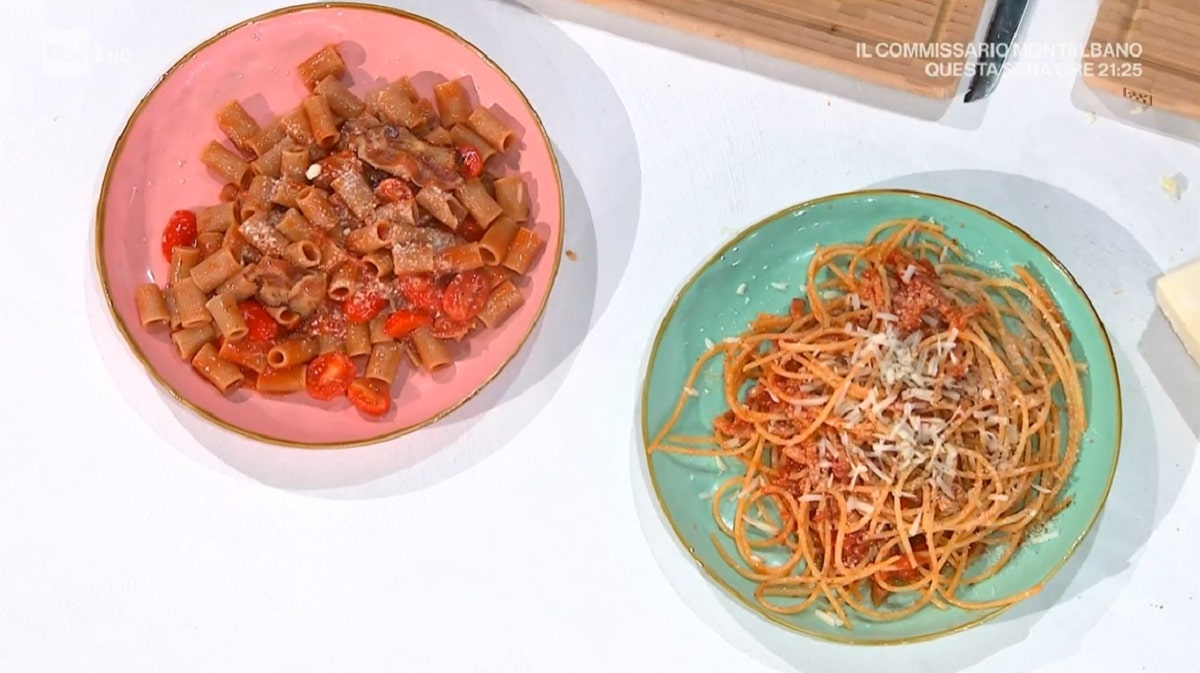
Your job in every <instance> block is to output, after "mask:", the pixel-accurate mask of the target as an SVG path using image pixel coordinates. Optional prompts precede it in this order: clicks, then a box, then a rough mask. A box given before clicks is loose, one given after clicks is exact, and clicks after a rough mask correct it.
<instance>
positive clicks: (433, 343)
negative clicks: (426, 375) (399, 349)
mask: <svg viewBox="0 0 1200 673" xmlns="http://www.w3.org/2000/svg"><path fill="white" fill-rule="evenodd" d="M409 338H410V339H412V345H413V349H414V350H416V352H417V357H418V358H419V359H420V360H421V366H422V367H424V368H425V370H426V371H430V372H433V371H437V370H439V369H442V368H443V367H448V366H450V364H451V363H452V362H454V360H453V359H452V358H451V357H450V351H449V350H447V349H446V344H445V342H443V341H442V340H441V339H439V338H437V337H435V336H433V334H432V333H431V332H430V331H429V328H428V327H425V326H422V327H418V328H416V329H415V330H413V332H412V335H411V336H410V337H409Z"/></svg>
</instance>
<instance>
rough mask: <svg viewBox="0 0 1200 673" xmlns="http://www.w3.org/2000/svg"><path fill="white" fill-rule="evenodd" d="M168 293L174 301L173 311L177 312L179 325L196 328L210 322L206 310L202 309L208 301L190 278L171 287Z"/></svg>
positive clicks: (210, 319)
mask: <svg viewBox="0 0 1200 673" xmlns="http://www.w3.org/2000/svg"><path fill="white" fill-rule="evenodd" d="M170 292H171V297H172V298H173V299H174V300H175V310H176V311H178V312H179V324H180V325H182V326H183V327H196V326H197V325H203V324H205V323H207V322H211V321H212V317H211V316H210V315H209V314H208V309H206V308H204V302H206V301H208V300H207V298H205V296H204V293H203V292H201V291H200V288H198V287H196V283H195V281H193V280H192V279H191V278H190V277H189V278H184V279H182V280H180V281H179V282H178V283H175V284H174V285H172V286H171V290H170Z"/></svg>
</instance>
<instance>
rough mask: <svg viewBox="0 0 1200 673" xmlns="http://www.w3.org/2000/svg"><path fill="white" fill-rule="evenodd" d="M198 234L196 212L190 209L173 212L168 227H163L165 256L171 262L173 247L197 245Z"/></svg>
mask: <svg viewBox="0 0 1200 673" xmlns="http://www.w3.org/2000/svg"><path fill="white" fill-rule="evenodd" d="M196 236H197V231H196V214H195V213H193V212H192V211H190V210H177V211H175V212H174V213H172V214H171V219H169V220H167V227H166V229H163V235H162V251H163V257H166V258H167V261H168V262H169V261H171V248H176V247H179V248H194V247H196Z"/></svg>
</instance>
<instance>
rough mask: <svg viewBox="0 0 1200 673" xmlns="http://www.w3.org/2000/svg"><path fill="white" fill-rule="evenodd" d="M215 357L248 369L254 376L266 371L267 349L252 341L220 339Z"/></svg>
mask: <svg viewBox="0 0 1200 673" xmlns="http://www.w3.org/2000/svg"><path fill="white" fill-rule="evenodd" d="M217 355H219V356H221V359H222V360H225V361H227V362H232V363H233V364H235V365H237V366H239V367H242V368H245V369H249V370H250V371H252V372H254V373H255V374H256V375H260V374H262V373H263V372H265V371H267V349H266V348H265V347H264V345H263V344H261V343H259V342H257V341H254V340H252V339H241V340H239V341H231V340H229V339H222V340H221V342H220V347H219V348H218V349H217Z"/></svg>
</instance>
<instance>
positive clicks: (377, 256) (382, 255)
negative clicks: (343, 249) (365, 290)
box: [363, 250, 394, 279]
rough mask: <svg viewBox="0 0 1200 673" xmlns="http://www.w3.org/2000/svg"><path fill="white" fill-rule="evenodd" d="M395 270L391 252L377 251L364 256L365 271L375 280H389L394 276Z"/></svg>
mask: <svg viewBox="0 0 1200 673" xmlns="http://www.w3.org/2000/svg"><path fill="white" fill-rule="evenodd" d="M393 268H394V266H393V261H392V251H391V250H376V251H374V252H371V253H368V254H366V255H363V271H364V272H366V273H368V274H370V275H371V276H374V277H375V278H380V279H383V278H387V277H388V276H390V275H392V269H393Z"/></svg>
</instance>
